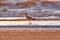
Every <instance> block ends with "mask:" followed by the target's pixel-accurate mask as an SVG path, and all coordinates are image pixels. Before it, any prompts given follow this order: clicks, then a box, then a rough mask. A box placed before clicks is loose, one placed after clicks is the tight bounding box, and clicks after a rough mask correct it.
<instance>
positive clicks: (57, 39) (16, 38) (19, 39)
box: [0, 30, 60, 40]
mask: <svg viewBox="0 0 60 40" xmlns="http://www.w3.org/2000/svg"><path fill="white" fill-rule="evenodd" d="M0 40H60V30H55V31H52V30H45V31H44V30H39V31H37V30H35V31H32V30H23V31H22V30H5V31H0Z"/></svg>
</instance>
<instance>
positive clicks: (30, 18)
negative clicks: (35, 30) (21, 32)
mask: <svg viewBox="0 0 60 40" xmlns="http://www.w3.org/2000/svg"><path fill="white" fill-rule="evenodd" d="M25 16H26V19H27V20H29V24H31V21H32V20H36V18H32V17H31V16H28V15H27V13H25Z"/></svg>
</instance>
